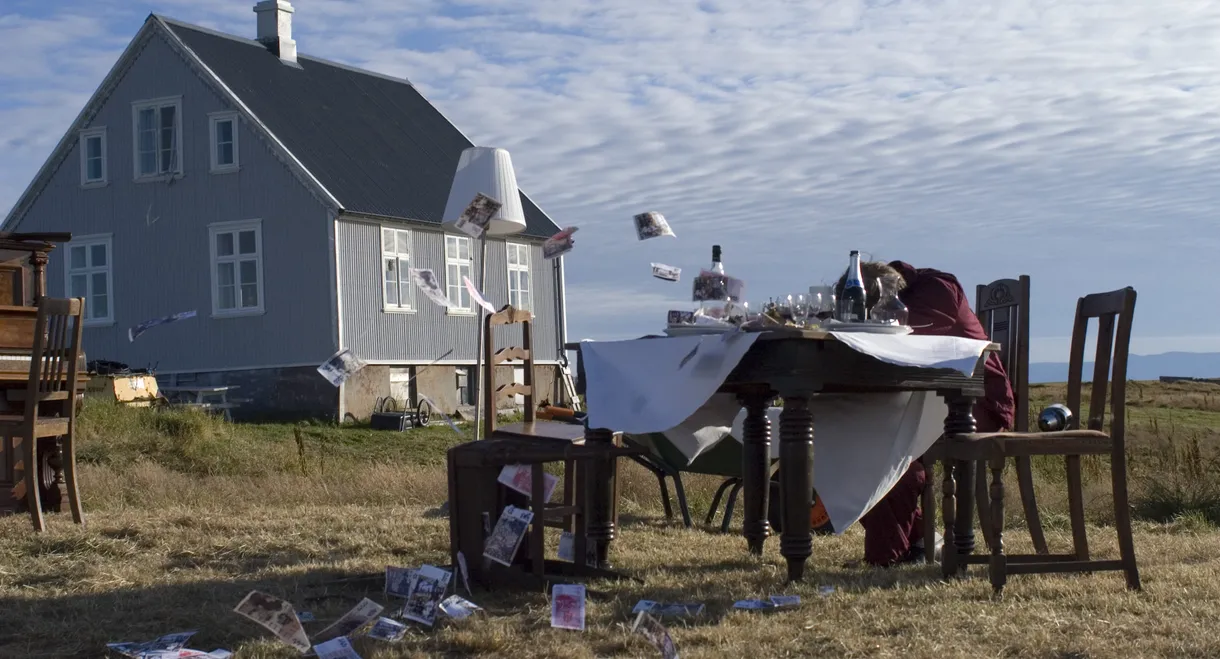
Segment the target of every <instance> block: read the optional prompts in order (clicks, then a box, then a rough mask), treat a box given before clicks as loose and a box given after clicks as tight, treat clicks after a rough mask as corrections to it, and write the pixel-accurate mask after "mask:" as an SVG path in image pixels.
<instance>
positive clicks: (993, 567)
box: [988, 456, 1008, 597]
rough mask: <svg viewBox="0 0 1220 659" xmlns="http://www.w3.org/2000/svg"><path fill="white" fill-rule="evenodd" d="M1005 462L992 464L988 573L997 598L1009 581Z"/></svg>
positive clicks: (998, 458) (992, 462) (1000, 459)
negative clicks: (1005, 535)
mask: <svg viewBox="0 0 1220 659" xmlns="http://www.w3.org/2000/svg"><path fill="white" fill-rule="evenodd" d="M1004 462H1005V459H1004V457H1003V456H1000V457H997V458H993V459H992V460H991V461H990V464H991V506H990V508H991V539H992V543H991V561H990V562H989V564H988V568H989V570H988V572H989V574H990V576H991V590H992V592H993V593H994V594H995V596H996V597H999V596H1000V595H1001V594H1002V593H1003V592H1004V584H1005V582H1007V581H1008V563H1007V559H1006V558H1005V557H1004Z"/></svg>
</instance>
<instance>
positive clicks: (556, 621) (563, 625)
mask: <svg viewBox="0 0 1220 659" xmlns="http://www.w3.org/2000/svg"><path fill="white" fill-rule="evenodd" d="M551 626H552V627H555V628H558V629H572V630H575V631H578V632H583V631H584V630H585V587H584V586H582V585H580V584H555V586H554V587H552V588H551Z"/></svg>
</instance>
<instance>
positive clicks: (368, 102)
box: [156, 16, 559, 238]
mask: <svg viewBox="0 0 1220 659" xmlns="http://www.w3.org/2000/svg"><path fill="white" fill-rule="evenodd" d="M156 18H157V19H159V20H161V21H162V22H163V23H165V25H166V26H167V27H168V28H169V29H170V30H172V31H173V33H174V34H175V35H177V37H178V38H179V39H181V40H182V42H183V43H184V44H186V46H187V47H188V48H190V49H191V50H192V51H194V53H195V55H197V56H198V57H199V59H200V60H202V62H203V64H204V65H206V66H207V67H208V68H209V69H211V70H212V72H213V73H215V74H216V75H217V76H218V77H219V78H220V79H221V81H222V82H224V84H225V85H226V86H227V87H228V88H229V89H230V90H232V91H233V93H234V94H235V95H236V96H237V97H238V98H239V99H241V101H242V102H243V103H245V105H246V107H248V108H249V109H250V111H251V112H252V113H253V114H254V115H255V116H256V117H258V119H259V121H261V122H262V123H263V124H264V125H265V126H266V127H267V129H268V130H269V131H270V132H271V133H272V134H273V135H274V136H275V137H276V138H278V139H279V140H280V141H281V142H282V143H283V145H284V146H285V147H286V148H287V149H288V151H289V152H291V153H292V154H293V155H294V156H295V157H296V158H297V159H298V160H299V161H300V162H301V164H302V165H304V166H305V168H306V169H308V170H309V171H310V173H312V174H313V175H314V177H316V178H317V179H318V181H319V182H320V183H321V184H322V185H323V186H324V187H325V188H326V189H327V190H328V191H329V192H330V194H331V195H333V196H334V197H335V198H336V199H337V200H338V202H339V204H340V205H341V206H342V207H343V209H344V210H346V211H350V212H354V213H365V214H369V215H378V216H385V217H394V218H403V219H410V220H419V221H423V222H432V223H436V224H440V222H441V215H442V214H443V213H444V212H445V203H446V201H448V198H449V185H450V183H451V182H452V180H453V172H454V170H455V169H457V163H458V158H459V157H460V156H461V154H462V150H463V149H466V148H468V147H471V146H474V145H473V144H471V142H470V140H468V139H467V138H466V137H465V136H464V135H462V133H461V131H459V130H458V129H457V128H456V127H455V126H454V125H453V124H451V123H450V122H449V120H448V119H446V118H445V117H444V115H442V114H441V113H440V111H439V110H437V109H436V108H435V107H433V106H432V104H431V103H429V102H428V101H427V100H426V99H424V97H423V96H422V95H421V94H420V93H419V92H418V91H417V90H416V89H415V87H414V86H412V85H411V83H409V82H407V81H405V80H400V79H397V78H391V77H389V76H384V75H381V74H377V73H372V72H370V71H362V70H359V69H355V68H352V67H348V66H344V65H341V64H336V63H334V62H327V61H325V60H319V59H316V58H313V57H307V56H303V55H298V56H297V62H298V64H300V68H296V67H292V66H287V65H285V64H283V63H282V62H280V60H279V58H278V57H277V56H276V55H274V54H272V53H271V52H270V51H268V50H267V49H266V47H264V46H263V45H262V44H260V43H258V42H257V41H253V40H249V39H242V38H239V37H235V36H232V35H228V34H223V33H220V32H214V31H212V30H208V29H206V28H202V27H198V26H195V25H188V24H185V23H180V22H178V21H175V20H172V19H168V18H165V17H163V16H157V17H156ZM521 205H522V208H523V209H524V210H525V221H526V229H525V231H524V232H523V233H524V235H528V236H535V237H542V238H546V237H550V236H552V235H554V234H555V233H556V232H558V231H559V227H557V226H556V225H555V223H554V222H553V221H551V219H550V218H549V217H547V215H546V214H545V213H543V212H542V210H541V209H539V208H538V207H537V206H536V205H535V204H534V203H533V202H532V201H530V200H529V198H528V197H527V196H526V195H524V194H522V195H521Z"/></svg>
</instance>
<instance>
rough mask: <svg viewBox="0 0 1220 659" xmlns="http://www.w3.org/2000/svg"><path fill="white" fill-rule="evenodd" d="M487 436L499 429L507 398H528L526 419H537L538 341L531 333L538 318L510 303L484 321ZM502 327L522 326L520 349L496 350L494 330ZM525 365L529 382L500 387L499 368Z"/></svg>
mask: <svg viewBox="0 0 1220 659" xmlns="http://www.w3.org/2000/svg"><path fill="white" fill-rule="evenodd" d="M483 323H484V326H483V373H482V376H483V382H484V386H483V408H484V414H483V437H484V438H490V437H491V433H492V432H494V431H495V429H496V410H497V408H498V406H499V403H500V400H501V399H503V398H505V397H507V396H514V395H521V396H524V397H525V420H526V421H527V422H532V421H533V420H534V341H533V334H532V332H531V330H532V328H533V324H534V315H533V314H531V313H530V312H528V311H525V310H524V309H514V308H513V306H512V305H509V304H506V305H504V307H503V308H501V309H500V310H499V311H497V312H495V313H493V314H488V315H487V316H486V317H485V318H484V319H483ZM501 325H520V326H521V344H522V345H520V346H506V347H503V348H500V349H499V350H496V349H495V347H494V345H493V344H494V343H495V333H494V332H493V331H492V330H493V329H494V328H496V327H499V326H501ZM517 361H519V362H521V363H522V364H523V365H524V370H525V376H524V377H523V378H522V379H523V380H524V381H525V382H524V383H521V384H518V383H509V384H502V385H497V383H496V366H498V365H500V364H503V363H505V362H517Z"/></svg>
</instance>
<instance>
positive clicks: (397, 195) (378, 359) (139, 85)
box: [4, 0, 565, 418]
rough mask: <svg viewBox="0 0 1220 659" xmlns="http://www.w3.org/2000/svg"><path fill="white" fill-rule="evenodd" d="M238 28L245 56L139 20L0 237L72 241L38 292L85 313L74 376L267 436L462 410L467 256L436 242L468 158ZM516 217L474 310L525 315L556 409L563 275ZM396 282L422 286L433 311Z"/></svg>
mask: <svg viewBox="0 0 1220 659" xmlns="http://www.w3.org/2000/svg"><path fill="white" fill-rule="evenodd" d="M254 11H255V14H256V18H257V36H258V39H257V40H251V39H244V38H241V37H236V36H232V35H228V34H222V33H218V32H215V31H212V30H208V29H204V28H201V27H197V26H192V25H187V24H183V23H180V22H177V21H173V20H170V19H168V18H165V17H162V16H158V15H155V14H154V15H150V16H149V17H148V19H147V20H146V21H145V23H144V25H143V27H142V28H141V29H140V31H139V32H138V33H137V34H136V36H135V38H134V39H132V41H131V43H130V44H129V45H128V47H127V49H126V50H125V51H124V52H123V54H122V56H121V57H120V58H119V60H118V62H117V63H115V65H114V67H113V68H112V69H111V70H110V73H109V74H108V75H107V76H106V78H105V80H103V81H102V83H101V85H100V86H99V87H98V89H97V91H96V92H95V93H94V95H93V97H92V98H91V99H90V100H89V102H88V104H87V105H86V106H85V108H84V109H83V110H82V111H81V113H80V115H79V116H78V117H77V118H76V120H75V121H74V122H73V124H72V126H71V128H70V129H69V130H68V132H67V134H66V135H64V137H63V139H62V140H60V142H59V144H58V145H57V146H56V147H55V149H54V151H53V152H52V154H51V156H50V158H48V159H47V162H46V163H45V164H44V165H43V167H42V169H41V170H40V171H39V172H38V175H37V176H36V177H35V179H34V180H33V182H31V183H30V185H29V187H28V188H27V189H26V191H25V193H24V194H23V195H22V196H21V197H20V199H19V200H18V202H17V204H16V205H15V206H14V207H13V209H12V211H11V213H10V214H9V216H8V218H7V219H6V220H5V222H4V229H5V230H8V231H41V230H58V231H71V232H72V234H73V240H72V242H71V243H70V244H68V245H65V246H64V247H63V249H60V250H56V251H55V252H53V253H52V257H51V262H50V264H49V265H48V274H47V285H48V291H49V292H50V294H51V295H65V296H68V295H70V296H74V297H76V296H79V297H84V298H86V300H87V307H86V313H87V315H88V321H87V325H86V329H85V339H84V341H85V350H86V352H87V354H88V355H89V358H90V359H106V360H113V361H119V362H123V363H126V364H129V365H131V366H133V367H140V366H146V365H147V366H154V365H155V367H156V370H157V374H158V380H159V381H160V382H161V384H162V385H166V384H187V383H194V384H228V385H238V386H240V387H241V389H239V390H238V391H237V392H235V395H237V396H239V397H242V398H246V399H249V400H250V402H249V403H247V405H246V406H245V411H247V412H253V413H256V414H257V413H261V414H262V415H268V416H270V415H283V416H297V415H321V416H335V415H338V416H340V417H342V416H344V415H346V414H349V413H350V414H352V415H354V416H356V417H357V418H363V417H366V416H368V415H369V413H370V412H371V411H372V408H373V404H374V402H375V401H376V399H378V398H379V397H382V396H390V395H393V396H395V397H396V398H398V399H400V400H401V399H403V398H406V397H408V396H409V395H412V394H414V393H416V392H418V393H423V394H425V395H427V396H428V397H429V398H431V399H433V400H434V401H436V402H437V403H438V404H439V406H440V407H441V408H442V410H444V411H446V412H451V411H453V410H454V409H455V408H457V407H459V406H463V405H470V404H473V403H474V395H475V394H474V390H475V388H476V382H477V380H476V376H477V374H476V372H475V366H474V364H475V358H476V342H477V320H476V318H477V316H476V315H475V307H474V305H472V303H471V300H470V296H469V295H468V294H467V293H466V291H465V290H464V288H463V287H462V281H461V278H462V275H469V276H470V277H471V279H472V280H473V279H475V274H474V273H477V272H478V268H477V263H476V260H477V259H478V258H479V253H478V250H477V249H476V246H477V243H473V244H472V241H471V240H470V239H469V238H468V237H466V236H465V235H464V234H460V233H453V232H447V231H446V230H445V228H444V227H442V225H441V222H440V220H441V215H442V213H443V212H444V207H445V202H446V200H447V197H448V193H449V185H450V182H451V180H452V177H453V172H454V170H455V168H456V167H457V162H458V158H459V156H460V155H461V152H462V150H463V149H465V148H467V147H469V146H472V143H471V141H470V140H469V139H467V138H466V136H464V135H463V134H462V132H461V131H460V130H458V128H457V127H455V126H454V125H453V124H452V123H450V122H449V121H448V120H447V119H446V118H445V117H444V116H443V115H442V114H441V113H440V112H439V111H438V110H437V109H436V108H434V107H433V106H432V105H431V104H429V103H428V101H427V100H425V99H424V97H423V96H422V95H420V93H419V91H418V90H416V89H415V87H414V86H412V85H411V83H410V82H408V81H407V80H402V79H398V78H393V77H389V76H385V75H381V74H378V73H373V72H370V71H364V70H360V69H356V68H352V67H349V66H344V65H342V64H336V63H334V62H328V61H324V60H320V59H316V58H312V57H306V56H297V53H296V43H295V41H293V39H292V34H291V25H292V23H291V19H292V12H293V10H292V7H291V6H290V5H289V3H288V2H285V1H283V0H278V1H277V0H265V1H263V2H260V3H258V5H256V6H255V8H254ZM521 201H522V206H523V207H524V210H525V216H526V220H527V224H528V227H527V229H526V230H525V231H524V232H523V233H522V234H519V235H517V236H513V237H511V238H510V239H508V240H502V239H494V240H489V242H488V249H487V259H488V263H487V286H486V289H487V290H485V291H484V295H485V297H487V299H488V300H489V301H490V302H491V303H492V304H494V305H496V306H497V307H498V306H501V305H503V304H505V303H511V304H513V305H514V306H520V307H525V308H528V309H530V310H531V311H532V312H533V313H534V317H535V326H534V349H535V358H536V362H537V364H538V369H537V370H538V374H537V377H538V380H537V382H538V385H539V386H540V392H541V395H542V397H546V392H547V391H552V392H554V393H553V395H554V396H555V398H551V400H556V398H559V399H562V396H561V395H559V394H560V388H559V386H558V383H559V382H560V381H561V378H559V377H558V375H559V368H560V366H559V365H560V360H561V359H562V358H563V354H564V353H563V344H564V338H565V337H564V334H565V318H564V286H563V281H564V279H563V263H562V258H559V259H554V260H549V261H548V260H544V259H543V257H542V242H543V241H544V240H545V239H546V238H547V237H548V236H550V235H552V234H554V233H555V232H556V231H558V230H559V229H558V227H557V226H556V225H555V223H554V222H552V221H551V219H550V218H549V217H547V215H546V214H545V213H543V212H542V210H540V209H539V208H538V206H537V205H535V204H534V202H533V201H531V200H530V199H529V197H527V196H526V195H524V194H522V198H521ZM408 267H415V268H431V269H432V270H434V271H435V272H436V273H437V275H438V277H440V278H441V279H442V281H443V282H444V283H445V285H446V287H447V290H448V294H449V296H450V299H452V300H453V301H454V302H455V303H456V305H455V308H452V309H445V308H443V307H440V306H437V305H435V304H433V303H432V302H430V301H429V300H428V299H427V298H426V297H425V296H424V295H423V294H422V293H421V292H420V291H418V290H417V289H415V288H414V286H413V285H412V284H411V281H410V276H409V274H408V272H407V268H408ZM191 309H195V310H197V312H198V316H197V317H196V318H194V319H188V320H183V321H181V322H178V323H175V324H172V325H167V326H163V327H158V328H154V329H153V330H151V331H149V332H147V333H146V334H144V335H142V336H140V337H138V338H137V339H136V340H135V341H134V342H131V341H129V340H128V338H127V329H128V328H129V327H131V326H133V325H135V324H137V323H139V322H141V321H144V320H147V319H150V318H156V317H160V316H165V315H169V314H172V313H177V312H180V311H187V310H191ZM516 338H517V337H516V336H512V337H509V336H499V337H498V340H499V341H500V342H501V344H503V342H504V341H506V340H509V339H516ZM340 348H350V349H351V350H352V352H354V353H355V354H356V355H358V356H359V357H360V358H361V359H363V360H364V361H365V362H366V363H368V364H369V366H368V367H367V368H365V369H363V370H362V371H361V372H360V373H359V374H358V375H357V376H355V377H353V378H352V379H351V380H349V381H348V382H347V383H346V384H344V386H343V387H341V388H339V389H336V388H335V387H333V386H331V384H330V383H329V382H327V381H326V380H325V379H324V378H323V377H322V376H321V375H319V374H318V372H317V371H316V367H317V366H318V365H319V364H320V363H322V362H323V361H325V360H326V359H327V358H328V357H330V356H331V355H332V354H333V353H335V352H336V351H338V350H339V349H340ZM449 350H452V351H453V352H452V353H450V354H449V355H448V356H447V357H445V358H444V359H442V360H441V361H439V362H437V364H436V366H433V367H431V368H428V369H421V368H420V367H421V366H422V365H425V364H429V363H431V362H433V361H434V360H436V359H437V358H438V357H441V356H442V355H444V354H445V353H446V352H447V351H449ZM417 372H418V373H419V375H418V377H417V378H416V379H414V380H412V379H411V378H412V375H414V374H415V373H417ZM517 376H518V377H519V376H520V373H519V372H518V373H517Z"/></svg>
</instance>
